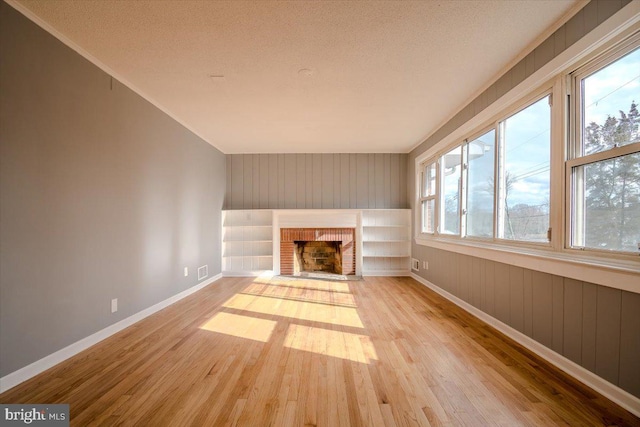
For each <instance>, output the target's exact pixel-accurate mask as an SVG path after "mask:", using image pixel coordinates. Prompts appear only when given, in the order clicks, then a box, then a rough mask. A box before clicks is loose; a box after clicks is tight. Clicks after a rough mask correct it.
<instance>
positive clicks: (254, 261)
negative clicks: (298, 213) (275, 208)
mask: <svg viewBox="0 0 640 427" xmlns="http://www.w3.org/2000/svg"><path fill="white" fill-rule="evenodd" d="M272 216H273V212H272V211H271V210H237V211H223V212H222V272H223V274H224V275H226V276H248V275H260V274H262V273H267V272H271V271H272V270H273V225H272V222H273V219H272Z"/></svg>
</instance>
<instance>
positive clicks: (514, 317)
mask: <svg viewBox="0 0 640 427" xmlns="http://www.w3.org/2000/svg"><path fill="white" fill-rule="evenodd" d="M509 282H510V283H509V285H510V289H509V292H510V294H509V310H510V312H509V320H510V322H511V323H510V325H511V327H512V328H515V329H517V330H518V331H520V332H523V333H524V270H523V268H521V267H515V266H513V265H512V266H509Z"/></svg>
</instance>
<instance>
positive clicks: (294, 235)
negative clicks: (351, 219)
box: [280, 228, 356, 276]
mask: <svg viewBox="0 0 640 427" xmlns="http://www.w3.org/2000/svg"><path fill="white" fill-rule="evenodd" d="M296 241H305V242H341V243H342V274H345V275H353V274H355V271H356V246H355V242H356V239H355V228H282V229H280V274H283V275H289V276H290V275H293V273H294V266H293V263H294V250H295V249H294V248H295V243H294V242H296Z"/></svg>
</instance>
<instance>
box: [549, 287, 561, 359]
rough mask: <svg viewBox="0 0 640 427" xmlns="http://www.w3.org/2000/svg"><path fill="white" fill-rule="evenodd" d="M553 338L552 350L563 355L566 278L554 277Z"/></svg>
mask: <svg viewBox="0 0 640 427" xmlns="http://www.w3.org/2000/svg"><path fill="white" fill-rule="evenodd" d="M551 321H552V322H553V337H552V345H551V348H552V349H553V350H554V351H555V352H556V353H558V354H562V353H563V347H562V343H563V337H564V326H563V325H564V278H563V277H559V276H553V318H552V320H551Z"/></svg>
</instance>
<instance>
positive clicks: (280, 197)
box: [278, 154, 286, 209]
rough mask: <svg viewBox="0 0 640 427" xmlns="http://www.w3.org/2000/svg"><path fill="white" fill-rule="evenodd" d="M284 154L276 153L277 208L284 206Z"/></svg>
mask: <svg viewBox="0 0 640 427" xmlns="http://www.w3.org/2000/svg"><path fill="white" fill-rule="evenodd" d="M284 159H285V155H284V154H278V208H279V209H283V208H284V207H285V197H284V195H285V191H286V189H285V164H284Z"/></svg>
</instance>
